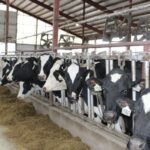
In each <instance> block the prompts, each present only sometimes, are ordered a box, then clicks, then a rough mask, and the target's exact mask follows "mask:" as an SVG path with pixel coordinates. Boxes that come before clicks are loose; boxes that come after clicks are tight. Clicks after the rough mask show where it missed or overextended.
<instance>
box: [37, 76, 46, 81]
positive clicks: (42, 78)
mask: <svg viewBox="0 0 150 150" xmlns="http://www.w3.org/2000/svg"><path fill="white" fill-rule="evenodd" d="M38 78H39V79H40V80H45V79H46V75H38Z"/></svg>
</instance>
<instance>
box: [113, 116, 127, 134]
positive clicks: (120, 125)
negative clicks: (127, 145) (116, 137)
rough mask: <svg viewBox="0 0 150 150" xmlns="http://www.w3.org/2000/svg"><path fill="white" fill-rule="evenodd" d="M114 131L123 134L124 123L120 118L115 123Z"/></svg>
mask: <svg viewBox="0 0 150 150" xmlns="http://www.w3.org/2000/svg"><path fill="white" fill-rule="evenodd" d="M115 130H116V131H118V132H120V133H125V122H124V120H123V118H122V117H121V116H120V117H119V118H118V121H117V122H116V123H115Z"/></svg>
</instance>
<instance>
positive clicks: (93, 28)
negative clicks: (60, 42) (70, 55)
mask: <svg viewBox="0 0 150 150" xmlns="http://www.w3.org/2000/svg"><path fill="white" fill-rule="evenodd" d="M0 2H2V3H6V1H5V0H0ZM9 2H10V6H11V7H13V8H15V9H17V10H20V11H22V12H24V13H26V14H29V15H31V16H33V17H36V18H38V19H40V20H42V21H44V22H47V23H49V24H52V21H53V0H9ZM143 4H144V5H146V4H150V1H149V0H148V1H147V0H74V1H72V0H60V17H59V21H60V23H59V27H60V28H61V29H63V30H64V31H67V32H68V33H71V34H73V35H75V36H77V37H80V38H82V37H83V32H84V37H85V38H87V39H95V38H98V37H101V36H102V35H103V31H104V29H105V26H106V18H103V19H97V20H94V21H91V22H88V23H83V24H78V23H77V22H78V21H82V20H84V19H90V18H93V17H96V16H104V15H106V14H112V13H114V12H117V11H121V10H123V9H129V8H134V7H135V8H136V7H138V6H141V5H143ZM84 8H85V9H84ZM84 14H85V15H84ZM130 15H131V16H132V23H131V27H133V28H134V27H136V26H138V20H139V19H140V18H143V17H147V18H148V17H150V9H143V10H139V11H138V10H137V11H135V12H132V13H130ZM123 19H124V18H123V17H120V18H119V20H120V21H122V20H123ZM73 23H74V24H73ZM83 28H84V30H83Z"/></svg>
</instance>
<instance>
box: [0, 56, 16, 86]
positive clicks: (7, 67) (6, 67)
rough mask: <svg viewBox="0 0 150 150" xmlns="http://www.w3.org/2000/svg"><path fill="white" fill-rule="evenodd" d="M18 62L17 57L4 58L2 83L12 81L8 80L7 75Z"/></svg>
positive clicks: (2, 62)
mask: <svg viewBox="0 0 150 150" xmlns="http://www.w3.org/2000/svg"><path fill="white" fill-rule="evenodd" d="M16 62H17V59H16V58H14V59H11V60H8V59H6V58H2V60H1V85H5V84H7V83H10V81H8V80H7V76H8V74H9V73H10V71H11V70H12V68H13V66H14V64H15V63H16Z"/></svg>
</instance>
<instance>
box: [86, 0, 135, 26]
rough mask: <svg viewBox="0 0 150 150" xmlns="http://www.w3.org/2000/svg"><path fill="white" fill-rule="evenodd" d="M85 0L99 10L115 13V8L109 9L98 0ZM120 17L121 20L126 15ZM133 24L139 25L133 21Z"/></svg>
mask: <svg viewBox="0 0 150 150" xmlns="http://www.w3.org/2000/svg"><path fill="white" fill-rule="evenodd" d="M83 1H85V2H86V3H88V4H90V5H91V6H94V7H95V8H96V9H98V10H100V11H103V12H105V13H114V11H113V10H109V9H107V8H106V7H104V6H102V5H100V4H98V3H96V2H94V1H92V0H83ZM119 19H120V20H124V17H122V16H120V17H119ZM131 25H132V26H133V27H135V26H137V24H135V23H133V22H132V23H131Z"/></svg>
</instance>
